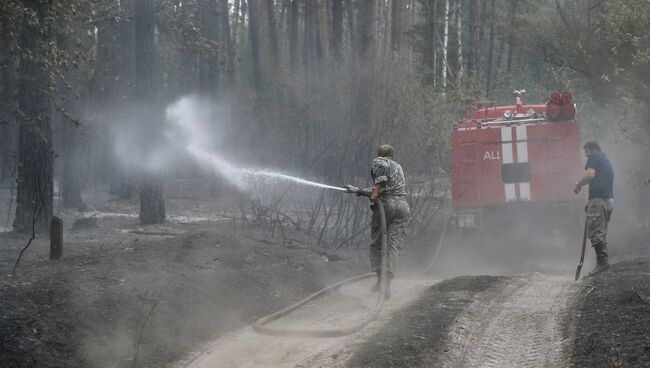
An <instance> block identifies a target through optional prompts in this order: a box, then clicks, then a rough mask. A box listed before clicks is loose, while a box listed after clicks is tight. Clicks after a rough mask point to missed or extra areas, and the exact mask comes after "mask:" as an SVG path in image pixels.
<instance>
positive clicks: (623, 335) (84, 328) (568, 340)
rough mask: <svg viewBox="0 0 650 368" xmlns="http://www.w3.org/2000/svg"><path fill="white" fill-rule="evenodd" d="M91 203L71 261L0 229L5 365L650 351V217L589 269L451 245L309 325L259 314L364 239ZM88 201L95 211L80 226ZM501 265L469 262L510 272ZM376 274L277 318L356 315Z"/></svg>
mask: <svg viewBox="0 0 650 368" xmlns="http://www.w3.org/2000/svg"><path fill="white" fill-rule="evenodd" d="M7 192H8V191H6V190H5V191H4V192H3V191H2V190H0V203H3V205H4V203H7V202H8V201H7V200H8V196H7ZM89 205H90V207H91V209H92V211H90V212H87V213H84V214H80V213H61V214H60V215H61V216H62V217H63V218H64V221H65V224H66V225H65V229H66V233H65V249H64V259H63V260H61V261H55V262H52V261H49V260H48V259H47V255H48V246H49V243H48V242H47V241H46V239H44V238H42V237H37V238H36V240H35V241H34V243H33V244H32V246H31V247H30V249H29V250H28V251H27V252H26V253H25V257H24V259H23V260H22V261H21V264H20V265H19V267H18V271H17V272H16V274H14V275H9V274H10V272H11V269H12V267H13V265H14V262H15V259H16V256H17V254H18V252H19V251H20V249H21V248H22V247H23V246H24V245H25V244H26V243H27V240H28V238H29V236H28V235H16V234H12V233H0V244H1V246H0V255H1V258H0V272H1V273H2V275H3V276H2V278H0V363H1V364H0V366H2V367H116V368H121V367H185V366H187V365H188V364H190V362H191V361H193V360H194V359H195V358H196V357H197V356H199V354H200V353H203V355H200V356H199V359H197V360H195V361H194V363H192V364H193V365H192V367H203V366H209V367H219V366H223V367H235V366H236V367H251V368H252V367H277V368H279V367H329V368H334V367H407V366H408V367H489V366H500V367H567V366H572V367H611V366H612V362H613V360H614V359H615V358H616V357H617V356H618V358H619V359H620V361H621V362H622V363H623V366H624V367H650V329H649V327H648V326H650V271H648V270H650V252H649V250H648V241H647V239H648V237H647V235H648V234H647V230H646V229H640V230H639V231H637V234H636V236H634V237H628V238H627V239H626V242H628V243H629V244H628V246H626V251H625V253H623V252H619V253H618V254H615V257H614V261H615V264H614V266H613V267H612V268H611V269H610V270H608V271H606V272H604V273H602V274H599V275H598V276H596V277H594V278H589V279H585V280H582V281H580V282H578V283H575V282H573V281H572V280H571V277H572V273H573V271H574V270H575V266H574V265H573V263H574V262H575V261H574V260H573V259H571V261H570V262H568V263H570V264H571V269H570V272H569V275H565V276H564V277H558V276H557V275H548V274H547V275H544V274H540V273H527V274H521V273H519V270H517V272H516V273H517V274H515V275H513V274H512V273H513V272H511V271H512V270H508V271H506V272H503V273H501V274H500V275H502V276H480V275H477V276H462V277H454V276H458V275H462V274H465V273H468V272H466V271H467V269H468V268H466V267H463V265H461V264H458V262H459V260H458V259H454V257H453V256H449V255H445V254H443V257H446V256H448V258H446V260H445V259H442V260H441V261H440V262H441V267H440V271H439V272H436V273H435V274H433V275H429V276H430V277H424V278H423V277H401V278H398V279H396V280H395V285H394V289H395V291H394V293H393V297H392V298H391V300H389V301H388V302H387V304H386V306H385V308H384V311H383V312H382V314H381V315H380V317H379V319H378V320H377V321H375V322H373V323H371V324H370V325H369V326H368V327H367V328H366V329H364V330H363V331H362V332H360V333H357V334H354V335H351V336H347V337H342V338H334V339H332V338H330V339H304V338H301V339H296V338H278V337H266V336H261V335H258V334H256V333H254V332H253V331H252V330H251V329H250V327H247V326H250V324H251V323H252V322H253V321H255V320H256V319H258V318H259V317H261V316H264V315H267V314H269V313H272V312H274V311H277V310H279V309H281V308H283V307H285V306H287V305H289V304H291V303H293V302H295V301H298V300H300V299H302V298H304V297H306V296H307V295H309V294H311V293H313V292H315V291H317V290H320V289H322V288H323V287H325V286H327V285H329V284H332V283H334V282H336V281H339V280H341V279H344V278H346V277H349V276H352V275H356V274H359V273H362V272H366V270H367V253H366V249H365V244H364V245H362V248H359V249H357V248H354V247H352V248H350V249H341V250H337V251H336V252H334V251H326V250H324V249H323V248H322V247H316V246H315V243H316V240H315V239H314V238H312V237H310V236H308V235H305V234H304V232H302V231H295V230H291V229H289V228H285V229H283V231H282V235H280V234H278V233H277V231H275V233H274V234H273V235H271V233H270V230H269V228H267V227H264V226H259V225H252V224H249V223H245V222H243V221H241V220H238V219H237V218H236V217H237V216H233V215H232V212H233V210H230V211H227V210H224V208H223V206H220V207H219V208H217V207H216V206H215V205H214V204H213V203H212V202H211V201H204V200H195V199H193V198H185V197H183V198H181V197H178V198H174V197H172V198H169V199H168V208H169V214H170V215H169V221H168V222H167V223H166V224H165V225H155V226H146V227H142V226H140V225H138V218H137V203H136V202H135V201H124V200H114V199H111V198H110V197H108V195H106V194H105V193H103V192H102V191H97V192H95V193H94V194H93V195H92V201H89ZM6 210H7V209H6V207H2V208H0V211H2V212H0V213H6V212H5V211H6ZM90 214H94V218H95V220H94V221H91V223H90V224H89V226H87V227H85V228H80V229H76V230H74V231H72V229H71V227H72V225H71V224H72V223H73V222H74V219H75V218H78V217H80V216H83V217H88V216H89V215H90ZM614 239H615V241H616V236H614ZM407 248H408V247H407ZM589 251H590V250H589ZM405 253H407V254H406V257H405V259H404V265H408V264H409V254H408V253H409V251H408V249H407V250H406V252H405ZM414 255H415V256H414ZM590 256H591V255H590ZM427 257H428V254H427ZM572 257H573V254H572ZM410 258H417V252H414V253H413V254H411V255H410ZM592 258H593V257H592ZM449 260H453V262H450V261H449ZM544 262H545V263H546V262H548V260H544ZM560 263H561V262H560ZM589 267H590V265H589V264H587V265H585V271H583V274H586V273H587V272H588V270H589ZM404 268H406V269H409V268H410V267H409V266H406V267H404ZM489 270H491V268H490V267H484V268H482V269H481V268H474V269H473V271H475V272H471V273H474V274H476V273H479V274H481V273H484V271H485V273H492V274H499V273H496V272H488V271H489ZM567 276H568V277H567ZM369 286H370V281H363V282H360V283H358V284H353V285H351V286H349V287H346V288H344V289H342V290H341V292H340V293H337V294H333V295H330V296H328V297H327V298H324V299H323V300H322V301H320V302H319V303H317V304H315V305H313V306H312V307H311V309H309V308H308V309H305V310H302V311H301V312H300V313H297V314H292V315H289V316H287V317H285V318H284V319H283V320H281V321H278V323H279V325H280V326H282V325H283V324H287V323H288V326H291V327H295V326H296V325H300V324H301V323H302V324H305V323H309V324H313V323H316V326H330V327H331V326H332V325H333V324H340V323H345V322H346V320H345V318H347V319H348V321H352V322H354V320H355V318H357V317H359V316H360V315H361V314H363V313H362V312H363V311H364V310H367V309H368V308H369V306H371V305H372V304H373V303H374V296H373V294H372V293H370V292H369V291H368V288H369ZM346 308H347V309H346ZM337 316H340V317H341V319H339V318H338V317H337ZM343 317H345V318H343ZM359 318H360V317H359ZM215 353H216V356H217V357H218V358H217V359H216V360H214V359H215V358H214V355H213V356H212V357H211V356H210V354H215ZM201 360H202V361H201ZM211 360H212V361H211ZM204 363H205V364H206V365H202V364H204Z"/></svg>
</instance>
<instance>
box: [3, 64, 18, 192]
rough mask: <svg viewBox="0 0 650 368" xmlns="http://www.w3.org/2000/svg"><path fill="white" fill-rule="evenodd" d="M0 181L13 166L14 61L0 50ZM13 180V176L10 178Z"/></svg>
mask: <svg viewBox="0 0 650 368" xmlns="http://www.w3.org/2000/svg"><path fill="white" fill-rule="evenodd" d="M0 101H2V103H0V182H3V181H4V180H6V179H9V178H10V177H11V174H12V171H13V169H14V167H15V162H14V161H15V160H14V157H13V151H14V149H15V143H16V139H15V135H16V122H15V119H14V116H15V114H14V113H15V110H16V61H15V57H14V56H13V55H11V54H9V53H4V52H2V51H0ZM12 180H13V178H12Z"/></svg>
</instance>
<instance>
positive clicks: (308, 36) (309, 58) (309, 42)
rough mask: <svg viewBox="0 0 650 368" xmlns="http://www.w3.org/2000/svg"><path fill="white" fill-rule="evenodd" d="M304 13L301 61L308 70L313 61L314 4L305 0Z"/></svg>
mask: <svg viewBox="0 0 650 368" xmlns="http://www.w3.org/2000/svg"><path fill="white" fill-rule="evenodd" d="M304 11H305V15H304V17H303V37H304V38H303V42H302V63H303V67H304V68H305V70H308V69H309V67H310V66H311V65H312V62H313V55H314V52H313V50H314V4H313V2H311V1H309V2H305V6H304Z"/></svg>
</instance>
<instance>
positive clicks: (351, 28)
mask: <svg viewBox="0 0 650 368" xmlns="http://www.w3.org/2000/svg"><path fill="white" fill-rule="evenodd" d="M345 10H346V13H347V16H348V36H349V37H348V38H349V40H350V55H351V56H352V58H354V60H353V61H356V55H357V53H356V50H357V46H358V44H359V42H358V41H357V37H356V35H357V33H356V32H357V23H356V22H355V5H354V2H353V1H352V0H346V6H345Z"/></svg>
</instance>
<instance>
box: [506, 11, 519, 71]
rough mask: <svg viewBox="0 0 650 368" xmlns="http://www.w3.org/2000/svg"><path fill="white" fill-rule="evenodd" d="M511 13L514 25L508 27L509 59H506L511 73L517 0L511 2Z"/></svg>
mask: <svg viewBox="0 0 650 368" xmlns="http://www.w3.org/2000/svg"><path fill="white" fill-rule="evenodd" d="M510 4H511V5H510V9H512V10H511V11H510V14H511V16H512V25H511V26H510V27H509V28H508V59H507V61H506V72H508V73H510V72H511V71H512V57H513V55H514V48H515V26H514V25H515V24H516V22H517V20H516V19H517V0H512V1H511V2H510Z"/></svg>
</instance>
